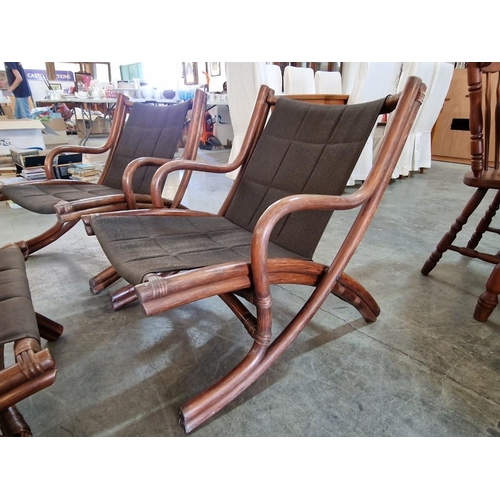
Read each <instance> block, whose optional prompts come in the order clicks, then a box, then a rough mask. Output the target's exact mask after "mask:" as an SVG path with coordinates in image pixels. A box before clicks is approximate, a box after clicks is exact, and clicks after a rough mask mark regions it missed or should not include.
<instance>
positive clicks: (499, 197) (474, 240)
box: [467, 191, 500, 248]
mask: <svg viewBox="0 0 500 500" xmlns="http://www.w3.org/2000/svg"><path fill="white" fill-rule="evenodd" d="M499 206H500V191H498V192H497V194H496V195H495V198H494V199H493V201H492V202H491V204H490V206H489V207H488V209H487V210H486V212H485V214H484V217H483V218H482V219H481V220H480V221H479V224H478V225H477V227H476V230H475V232H474V234H473V235H472V236H471V238H470V240H469V242H468V243H467V248H476V247H477V245H478V244H479V242H480V241H481V238H482V237H483V234H484V233H485V231H486V230H487V229H488V228H489V227H490V224H491V221H492V220H493V217H495V214H496V213H497V211H498V207H499Z"/></svg>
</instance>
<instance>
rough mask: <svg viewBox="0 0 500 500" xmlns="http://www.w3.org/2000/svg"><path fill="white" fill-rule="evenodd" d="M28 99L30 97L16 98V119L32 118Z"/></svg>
mask: <svg viewBox="0 0 500 500" xmlns="http://www.w3.org/2000/svg"><path fill="white" fill-rule="evenodd" d="M28 99H29V97H16V105H15V107H14V116H15V117H16V118H31V116H30V106H29V103H28Z"/></svg>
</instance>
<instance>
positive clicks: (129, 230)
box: [92, 215, 301, 285]
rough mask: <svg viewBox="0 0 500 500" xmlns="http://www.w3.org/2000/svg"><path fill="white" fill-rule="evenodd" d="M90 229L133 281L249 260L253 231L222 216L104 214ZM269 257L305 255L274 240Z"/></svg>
mask: <svg viewBox="0 0 500 500" xmlns="http://www.w3.org/2000/svg"><path fill="white" fill-rule="evenodd" d="M92 228H93V230H94V233H95V235H96V236H97V239H98V240H99V243H100V245H101V246H102V249H103V251H104V253H105V254H106V256H107V257H108V259H109V260H110V262H112V263H113V266H114V267H115V269H116V270H117V272H118V273H119V274H120V276H122V277H123V278H124V279H125V280H127V281H128V282H129V283H131V284H133V285H136V284H139V283H141V282H142V279H143V277H144V275H146V274H147V273H152V272H162V271H164V272H168V271H179V270H183V269H193V268H199V267H203V266H209V265H213V264H221V263H223V262H228V261H235V260H246V259H250V243H251V238H252V233H251V232H250V231H247V230H245V229H242V228H240V227H238V226H237V225H236V224H233V223H232V222H230V221H228V220H226V219H224V218H223V217H168V216H166V217H158V216H140V217H134V216H120V217H106V216H104V215H103V216H97V217H94V218H93V219H92ZM269 256H270V257H290V258H301V257H300V256H299V255H297V254H294V253H292V252H289V251H287V250H285V249H283V248H280V247H279V246H277V245H274V244H271V245H270V247H269Z"/></svg>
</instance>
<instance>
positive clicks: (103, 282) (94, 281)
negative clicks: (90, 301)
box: [89, 266, 120, 295]
mask: <svg viewBox="0 0 500 500" xmlns="http://www.w3.org/2000/svg"><path fill="white" fill-rule="evenodd" d="M119 279H120V275H119V274H118V273H117V272H116V271H115V268H114V267H113V266H109V267H107V268H106V269H104V271H101V272H100V273H98V274H96V275H95V276H94V277H93V278H90V280H89V287H90V291H91V292H92V293H93V294H94V295H97V294H98V293H99V292H102V291H103V290H104V289H105V288H107V287H108V286H110V285H112V284H113V283H114V282H115V281H118V280H119Z"/></svg>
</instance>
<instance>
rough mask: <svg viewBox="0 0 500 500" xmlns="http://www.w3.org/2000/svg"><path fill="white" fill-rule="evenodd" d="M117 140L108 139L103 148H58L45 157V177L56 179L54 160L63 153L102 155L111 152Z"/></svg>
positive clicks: (75, 146)
mask: <svg viewBox="0 0 500 500" xmlns="http://www.w3.org/2000/svg"><path fill="white" fill-rule="evenodd" d="M115 140H116V139H115V138H114V137H111V135H110V136H109V137H108V140H107V141H106V143H105V144H103V145H102V146H98V147H95V146H77V145H69V144H68V145H63V146H57V147H55V148H54V149H52V150H51V151H49V153H48V154H47V156H46V157H45V162H44V164H43V168H44V170H45V175H46V177H47V179H54V171H53V169H52V166H53V163H54V158H55V157H56V156H58V155H60V154H62V153H83V154H101V153H106V152H107V151H109V150H110V149H111V148H112V147H113V146H114V144H115Z"/></svg>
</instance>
